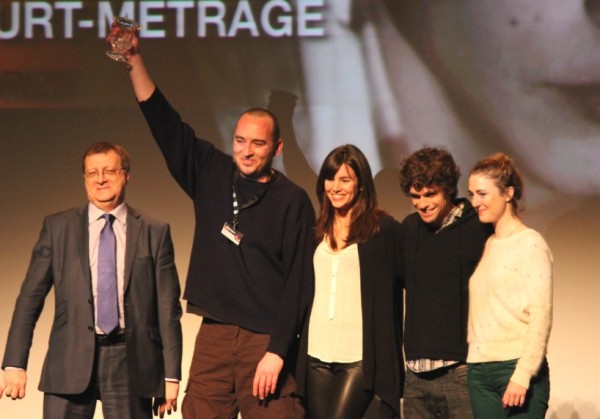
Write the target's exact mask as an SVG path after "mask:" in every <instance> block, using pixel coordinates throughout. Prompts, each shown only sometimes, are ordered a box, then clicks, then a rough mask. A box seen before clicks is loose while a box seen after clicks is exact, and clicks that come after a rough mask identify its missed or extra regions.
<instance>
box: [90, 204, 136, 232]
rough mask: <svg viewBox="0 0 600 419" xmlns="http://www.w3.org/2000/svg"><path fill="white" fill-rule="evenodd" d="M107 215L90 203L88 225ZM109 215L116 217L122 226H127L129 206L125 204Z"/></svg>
mask: <svg viewBox="0 0 600 419" xmlns="http://www.w3.org/2000/svg"><path fill="white" fill-rule="evenodd" d="M104 214H105V212H104V211H102V210H101V209H100V208H98V207H97V206H95V205H94V204H92V203H91V202H89V203H88V223H89V224H92V223H93V222H95V221H97V220H98V219H99V218H100V217H102V216H103V215H104ZM109 214H112V215H114V217H115V219H116V220H117V221H118V222H119V223H121V224H122V225H124V226H125V225H127V205H125V203H124V202H123V203H122V204H120V205H119V206H118V207H116V208H115V209H113V210H112V211H110V212H109Z"/></svg>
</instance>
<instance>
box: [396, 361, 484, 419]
mask: <svg viewBox="0 0 600 419" xmlns="http://www.w3.org/2000/svg"><path fill="white" fill-rule="evenodd" d="M402 405H403V408H402V417H403V418H404V419H428V418H436V419H437V418H445V419H470V418H472V417H473V415H472V413H471V402H470V400H469V390H468V387H467V366H466V365H465V364H456V365H452V366H450V367H446V368H440V369H438V370H434V371H429V372H425V373H418V374H416V373H414V372H412V371H411V370H410V369H408V370H406V381H405V385H404V398H403V400H402Z"/></svg>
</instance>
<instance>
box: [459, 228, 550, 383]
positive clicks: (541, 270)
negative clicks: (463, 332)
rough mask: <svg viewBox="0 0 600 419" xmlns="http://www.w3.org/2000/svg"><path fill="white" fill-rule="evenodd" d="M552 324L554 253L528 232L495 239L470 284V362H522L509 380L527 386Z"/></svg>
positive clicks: (532, 231)
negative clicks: (516, 360) (514, 360)
mask: <svg viewBox="0 0 600 419" xmlns="http://www.w3.org/2000/svg"><path fill="white" fill-rule="evenodd" d="M551 326H552V254H551V252H550V249H549V248H548V245H547V244H546V242H545V241H544V239H543V238H542V236H541V235H540V234H539V233H538V232H537V231H535V230H532V229H525V230H522V231H520V232H517V233H515V234H513V235H511V236H509V237H506V238H502V239H499V238H496V237H495V236H491V237H490V238H489V239H488V241H487V243H486V245H485V250H484V253H483V256H482V257H481V261H480V262H479V265H478V266H477V269H476V270H475V272H474V273H473V275H472V276H471V279H470V282H469V325H468V336H467V340H468V342H469V353H468V356H467V362H491V361H508V360H511V359H518V363H517V367H516V369H515V372H514V374H513V375H512V377H511V381H513V382H515V383H517V384H520V385H522V386H524V387H526V388H529V381H530V380H531V377H532V376H534V375H536V374H537V372H538V370H539V368H540V365H541V363H542V361H543V360H544V357H545V356H546V349H547V345H548V338H549V337H550V329H551Z"/></svg>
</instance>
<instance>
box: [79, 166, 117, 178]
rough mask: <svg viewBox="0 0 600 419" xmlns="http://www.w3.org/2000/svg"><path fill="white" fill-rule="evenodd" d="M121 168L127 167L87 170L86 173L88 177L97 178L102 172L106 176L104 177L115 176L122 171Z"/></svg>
mask: <svg viewBox="0 0 600 419" xmlns="http://www.w3.org/2000/svg"><path fill="white" fill-rule="evenodd" d="M121 170H125V169H123V168H119V169H102V171H99V170H90V171H89V172H85V173H84V175H85V177H86V178H88V179H96V178H97V177H98V176H100V174H102V177H104V178H114V177H115V176H117V175H118V174H119V173H120V172H121Z"/></svg>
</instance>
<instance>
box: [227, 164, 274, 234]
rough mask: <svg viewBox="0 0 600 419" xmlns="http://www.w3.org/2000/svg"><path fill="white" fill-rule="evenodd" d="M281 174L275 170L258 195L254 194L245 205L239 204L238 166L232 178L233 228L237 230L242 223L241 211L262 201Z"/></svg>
mask: <svg viewBox="0 0 600 419" xmlns="http://www.w3.org/2000/svg"><path fill="white" fill-rule="evenodd" d="M278 175H279V172H277V171H275V172H273V175H272V176H271V178H270V179H269V181H268V182H267V183H266V185H265V187H264V188H263V189H261V190H260V191H259V192H258V193H257V194H256V195H254V196H253V197H252V198H250V200H249V201H247V202H245V203H244V204H243V205H241V206H240V205H239V204H238V200H237V194H236V193H235V184H236V182H237V180H238V178H239V176H240V172H239V170H238V169H237V168H235V170H234V171H233V179H232V181H233V182H232V189H233V228H234V229H236V230H237V228H238V226H239V224H240V211H241V210H243V209H246V208H249V207H251V206H252V205H254V204H256V203H258V201H260V200H261V199H262V197H263V196H265V194H266V193H267V190H269V188H270V187H271V185H272V184H273V182H274V181H275V179H277V176H278Z"/></svg>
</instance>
